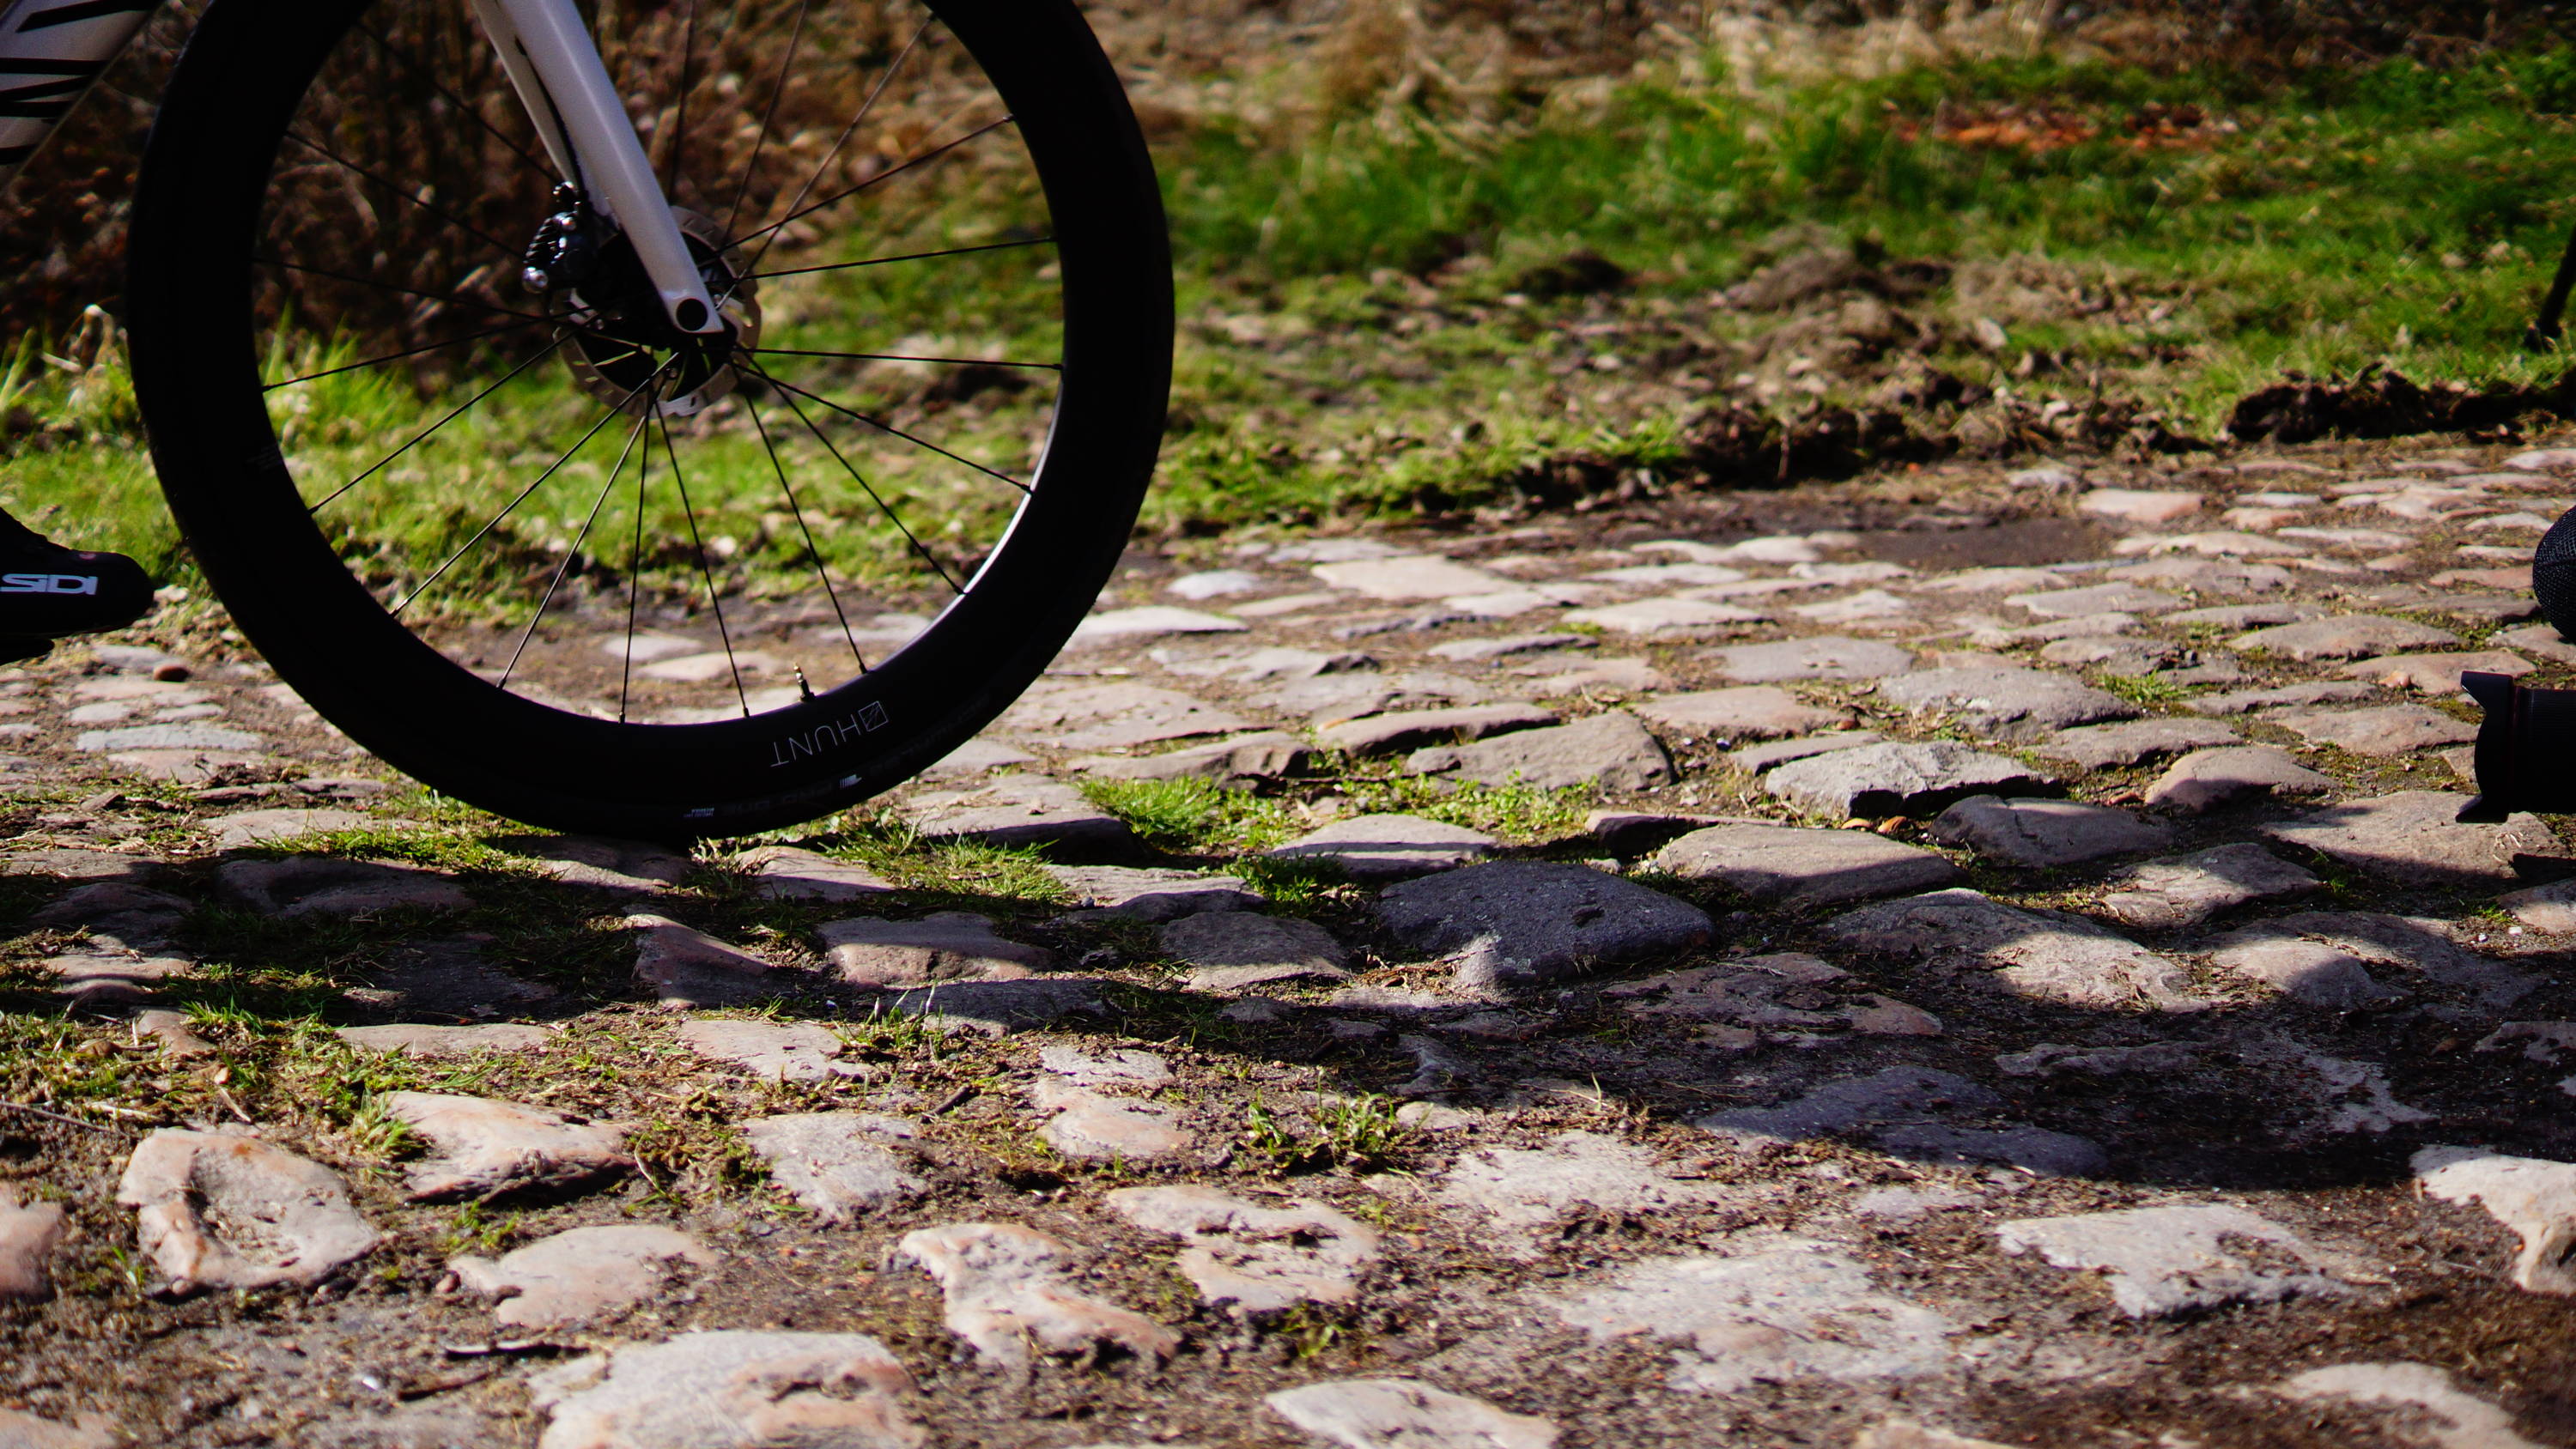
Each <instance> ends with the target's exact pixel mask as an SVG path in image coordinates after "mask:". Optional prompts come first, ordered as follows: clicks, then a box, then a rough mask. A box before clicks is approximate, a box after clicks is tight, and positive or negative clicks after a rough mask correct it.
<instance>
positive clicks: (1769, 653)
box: [1708, 635, 1914, 684]
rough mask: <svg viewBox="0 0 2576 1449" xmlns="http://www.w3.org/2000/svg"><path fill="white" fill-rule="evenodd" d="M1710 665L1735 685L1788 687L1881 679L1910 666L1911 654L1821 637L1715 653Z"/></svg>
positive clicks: (1873, 642)
mask: <svg viewBox="0 0 2576 1449" xmlns="http://www.w3.org/2000/svg"><path fill="white" fill-rule="evenodd" d="M1708 661H1709V663H1710V665H1711V666H1712V667H1714V668H1715V669H1716V670H1717V672H1718V673H1719V674H1720V675H1722V676H1723V677H1725V678H1727V679H1732V680H1734V681H1736V682H1737V683H1739V684H1786V683H1789V682H1791V681H1793V680H1801V679H1884V678H1886V677H1887V676H1888V675H1891V674H1897V673H1901V672H1903V671H1905V670H1908V669H1911V668H1913V667H1914V656H1913V655H1911V654H1908V653H1906V652H1905V651H1904V650H1902V649H1899V648H1898V647H1896V646H1895V645H1893V644H1890V643H1887V642H1886V641H1884V640H1879V639H1850V638H1843V637H1840V636H1834V635H1825V636H1820V637H1816V638H1810V639H1783V640H1781V641H1779V642H1778V643H1775V644H1737V645H1733V646H1730V647H1728V648H1724V649H1713V650H1710V651H1709V653H1708Z"/></svg>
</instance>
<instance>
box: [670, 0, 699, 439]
mask: <svg viewBox="0 0 2576 1449" xmlns="http://www.w3.org/2000/svg"><path fill="white" fill-rule="evenodd" d="M697 55H698V0H689V25H688V28H687V29H686V30H684V31H682V32H681V33H680V93H679V101H678V104H677V106H676V108H675V109H676V110H677V112H678V114H677V115H676V116H675V117H674V118H673V120H672V122H671V144H670V145H669V146H668V147H666V148H664V150H663V153H662V195H663V197H664V198H665V199H667V200H669V201H670V202H672V203H673V204H677V203H678V201H679V199H680V151H681V149H682V148H683V147H685V146H686V145H688V141H689V72H690V70H691V69H692V68H693V67H694V63H695V61H696V60H697ZM663 441H664V442H666V443H667V442H668V441H669V439H667V438H665V439H664V440H663Z"/></svg>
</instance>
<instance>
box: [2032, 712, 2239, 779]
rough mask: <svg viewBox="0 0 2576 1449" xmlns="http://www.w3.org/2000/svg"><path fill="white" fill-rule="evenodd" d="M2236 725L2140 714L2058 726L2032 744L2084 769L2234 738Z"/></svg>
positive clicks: (2041, 753) (2134, 761) (2034, 750)
mask: <svg viewBox="0 0 2576 1449" xmlns="http://www.w3.org/2000/svg"><path fill="white" fill-rule="evenodd" d="M2238 742H2239V740H2238V737H2237V734H2236V731H2234V730H2232V729H2229V728H2228V727H2227V726H2225V725H2223V724H2218V723H2215V722H2213V721H2210V720H2198V719H2174V718H2170V717H2168V718H2161V719H2139V720H2125V721H2123V722H2121V723H2119V724H2103V725H2081V726H2078V727H2076V728H2074V729H2071V730H2059V731H2058V732H2057V733H2055V734H2053V735H2050V736H2049V737H2048V738H2046V739H2044V740H2041V741H2040V742H2039V743H2037V744H2035V745H2032V746H2031V747H2030V752H2031V753H2032V754H2034V755H2038V756H2040V757H2042V758H2043V759H2051V760H2066V761H2069V762H2071V763H2073V764H2074V765H2076V766H2077V767H2078V768H2081V769H2086V770H2108V769H2115V768H2118V767H2120V766H2123V765H2136V764H2143V763H2144V762H2146V761H2148V760H2154V759H2161V758H2163V757H2164V756H2167V755H2179V754H2183V753H2186V752H2188V751H2191V750H2200V749H2208V748H2211V747H2213V746H2219V745H2232V744H2236V743H2238Z"/></svg>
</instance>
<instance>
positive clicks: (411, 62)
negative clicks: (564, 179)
mask: <svg viewBox="0 0 2576 1449" xmlns="http://www.w3.org/2000/svg"><path fill="white" fill-rule="evenodd" d="M357 29H358V33H359V34H361V35H364V36H366V37H367V38H368V39H369V40H372V41H374V42H375V43H376V48H377V49H379V50H381V51H383V52H384V53H385V54H387V55H390V56H392V57H393V58H394V59H395V60H398V61H400V62H402V64H403V67H404V68H405V69H407V70H409V71H410V72H411V73H412V74H413V75H414V76H415V77H417V78H418V79H419V80H420V81H421V82H422V83H424V84H426V85H427V86H428V87H429V88H430V89H431V90H434V91H436V92H438V93H439V95H441V96H443V97H445V98H446V101H447V103H448V104H449V105H451V106H454V107H455V108H456V109H457V110H458V111H459V112H460V113H462V114H463V115H465V116H467V117H469V118H470V119H472V121H473V122H474V124H475V125H478V126H480V127H482V128H483V129H484V130H485V131H487V132H489V133H491V136H492V139H493V140H495V141H498V142H500V143H501V144H502V145H503V146H506V147H508V148H509V150H510V152H511V154H512V155H515V156H517V157H518V158H519V159H520V160H521V161H523V162H525V163H527V167H528V169H529V170H531V171H534V172H536V173H537V174H538V175H539V176H545V177H551V176H553V175H554V174H555V170H554V167H553V166H551V165H549V164H547V163H546V162H543V161H540V160H538V159H537V158H536V157H534V156H531V155H529V154H528V152H527V150H526V148H524V147H522V146H521V145H520V144H519V143H518V142H516V141H513V140H511V139H510V138H509V137H508V136H505V135H503V134H502V133H501V128H500V127H498V126H495V125H493V124H492V123H491V122H490V121H487V120H485V119H483V112H482V111H481V110H479V109H478V108H476V107H473V106H469V105H467V104H466V103H465V98H464V97H462V96H460V95H458V94H457V93H456V92H454V91H451V90H449V89H448V88H447V87H446V86H444V85H441V84H440V83H439V80H438V77H437V75H436V74H434V73H433V72H431V70H430V69H429V67H427V66H425V65H422V64H421V63H420V62H419V61H418V60H417V59H415V58H413V56H412V54H411V53H410V52H409V51H406V50H401V49H398V48H396V47H395V45H394V43H393V42H392V41H390V40H387V39H385V37H384V36H383V34H382V33H380V32H379V31H377V29H376V28H375V27H374V26H372V25H369V24H368V23H367V22H365V21H364V20H361V21H359V22H358V23H357Z"/></svg>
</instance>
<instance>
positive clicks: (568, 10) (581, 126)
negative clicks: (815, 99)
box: [473, 0, 724, 333]
mask: <svg viewBox="0 0 2576 1449" xmlns="http://www.w3.org/2000/svg"><path fill="white" fill-rule="evenodd" d="M473 3H474V15H475V18H476V19H477V20H480V21H481V22H482V24H483V33H484V34H485V36H487V37H489V38H490V40H491V42H492V47H493V49H495V50H496V51H498V52H499V53H500V56H501V68H502V69H503V70H504V71H507V72H508V73H509V77H510V84H511V86H512V87H513V88H514V89H516V90H517V91H518V93H519V101H520V104H522V105H524V106H526V107H527V108H528V119H529V120H530V121H532V122H533V123H535V125H536V128H537V134H538V135H539V136H540V137H542V138H544V141H545V146H546V155H547V156H548V157H549V158H550V159H552V160H553V162H554V163H555V169H556V170H558V171H560V172H561V173H562V174H563V176H564V179H565V180H567V181H570V182H572V183H573V184H574V185H576V186H578V187H579V188H580V189H581V191H582V194H583V195H584V196H585V197H586V198H587V199H588V201H589V202H590V205H591V207H592V209H593V210H595V211H597V212H598V213H599V214H600V215H602V216H604V217H606V218H607V219H608V221H609V222H610V223H611V224H612V225H614V226H615V227H616V228H617V229H618V230H619V231H621V232H623V233H625V235H626V239H627V241H628V242H629V243H630V244H631V245H633V247H634V248H635V258H636V260H637V261H639V262H641V263H643V266H644V273H645V275H646V276H648V277H650V278H651V279H652V281H653V290H654V292H655V293H656V294H657V295H659V296H660V298H661V300H662V310H663V312H664V313H665V314H666V315H667V316H669V317H670V319H671V325H672V326H674V327H677V328H678V329H680V330H681V331H682V332H689V333H707V332H717V331H721V330H723V327H724V323H723V321H722V320H721V319H719V318H718V317H717V316H716V308H715V300H714V299H713V298H712V297H710V296H708V295H707V284H706V279H705V278H703V277H701V276H700V275H698V267H697V263H696V262H695V261H693V260H692V259H691V258H690V256H689V246H688V243H687V242H686V241H685V240H683V239H682V237H681V235H680V224H679V222H678V221H676V220H675V219H673V217H672V215H671V203H670V201H669V199H668V198H666V197H664V196H663V194H662V184H661V183H660V182H659V181H657V180H655V179H654V176H653V163H652V162H651V161H650V160H648V159H647V158H646V157H645V154H644V143H643V141H642V140H640V139H639V138H638V137H637V136H636V134H635V127H634V125H633V123H632V122H630V121H629V120H628V119H627V116H626V105H625V102H624V101H622V100H621V99H620V98H619V97H618V94H617V87H616V85H615V83H614V82H612V81H610V80H609V78H608V67H607V66H605V65H603V64H602V63H601V62H600V59H599V47H598V46H597V45H595V44H593V43H592V41H591V37H590V31H589V30H588V28H586V27H585V26H584V25H583V24H582V23H581V12H580V11H579V10H577V9H575V8H574V6H573V0H473Z"/></svg>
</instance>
